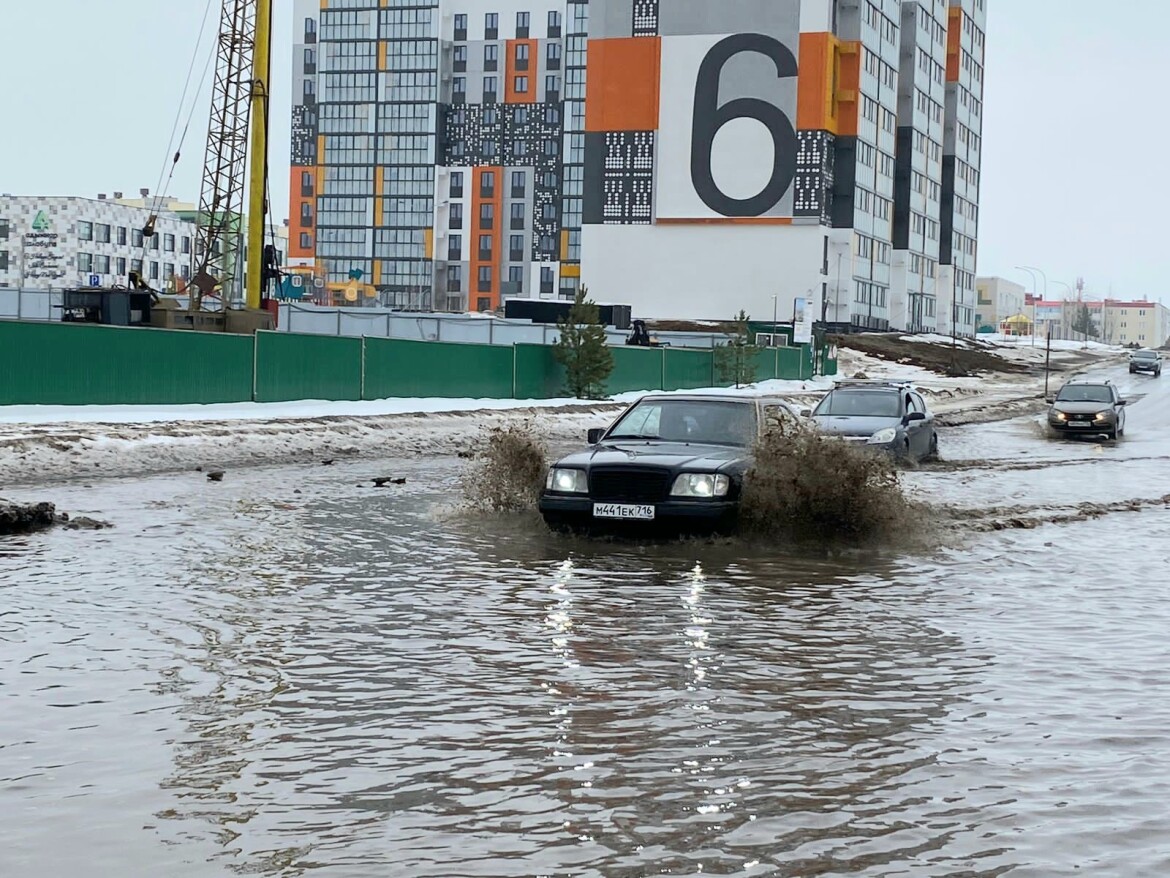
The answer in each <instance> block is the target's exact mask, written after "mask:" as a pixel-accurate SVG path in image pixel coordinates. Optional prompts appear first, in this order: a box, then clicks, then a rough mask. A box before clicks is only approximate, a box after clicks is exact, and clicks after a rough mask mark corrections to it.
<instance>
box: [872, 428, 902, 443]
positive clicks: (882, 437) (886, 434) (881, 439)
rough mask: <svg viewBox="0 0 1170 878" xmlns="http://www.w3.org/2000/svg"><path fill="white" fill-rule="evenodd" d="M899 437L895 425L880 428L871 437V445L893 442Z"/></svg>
mask: <svg viewBox="0 0 1170 878" xmlns="http://www.w3.org/2000/svg"><path fill="white" fill-rule="evenodd" d="M897 437H898V431H897V429H895V428H894V427H886V428H885V429H884V430H878V431H877V432H876V433H874V434H873V435H872V436H870V437H869V444H870V445H886V444H888V443H890V442H893V441H894V440H895V439H896V438H897Z"/></svg>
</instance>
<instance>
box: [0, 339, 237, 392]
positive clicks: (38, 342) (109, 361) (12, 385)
mask: <svg viewBox="0 0 1170 878" xmlns="http://www.w3.org/2000/svg"><path fill="white" fill-rule="evenodd" d="M252 357H253V352H252V339H251V338H249V337H246V336H238V335H224V334H221V333H210V332H188V331H184V330H165V329H153V330H148V329H138V328H119V327H112V326H90V325H85V324H77V323H32V322H29V323H19V322H8V321H5V320H0V405H176V404H182V403H216V402H247V401H249V400H251V399H252Z"/></svg>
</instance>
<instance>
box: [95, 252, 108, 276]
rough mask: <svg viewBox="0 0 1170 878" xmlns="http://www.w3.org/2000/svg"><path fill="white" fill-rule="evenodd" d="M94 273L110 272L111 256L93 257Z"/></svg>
mask: <svg viewBox="0 0 1170 878" xmlns="http://www.w3.org/2000/svg"><path fill="white" fill-rule="evenodd" d="M93 273H94V274H109V273H110V257H109V256H100V255H99V256H94V258H93Z"/></svg>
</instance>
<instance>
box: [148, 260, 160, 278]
mask: <svg viewBox="0 0 1170 878" xmlns="http://www.w3.org/2000/svg"><path fill="white" fill-rule="evenodd" d="M150 279H151V280H158V263H157V262H152V263H150Z"/></svg>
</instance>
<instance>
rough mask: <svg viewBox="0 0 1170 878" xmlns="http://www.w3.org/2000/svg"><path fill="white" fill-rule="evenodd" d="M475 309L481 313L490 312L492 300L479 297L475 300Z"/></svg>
mask: <svg viewBox="0 0 1170 878" xmlns="http://www.w3.org/2000/svg"><path fill="white" fill-rule="evenodd" d="M475 307H476V308H477V309H478V310H479V311H480V312H481V313H482V312H486V311H490V310H492V300H491V299H489V298H487V297H486V296H480V297H479V298H478V299H476V300H475Z"/></svg>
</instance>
